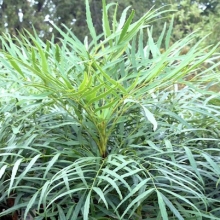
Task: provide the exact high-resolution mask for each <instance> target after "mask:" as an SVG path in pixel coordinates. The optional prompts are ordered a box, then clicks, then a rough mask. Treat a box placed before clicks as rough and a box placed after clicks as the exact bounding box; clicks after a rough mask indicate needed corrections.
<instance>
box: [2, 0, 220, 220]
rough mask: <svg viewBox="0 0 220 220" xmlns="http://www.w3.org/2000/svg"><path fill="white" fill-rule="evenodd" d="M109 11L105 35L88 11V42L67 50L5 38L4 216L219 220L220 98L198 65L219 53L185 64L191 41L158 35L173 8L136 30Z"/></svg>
mask: <svg viewBox="0 0 220 220" xmlns="http://www.w3.org/2000/svg"><path fill="white" fill-rule="evenodd" d="M102 4H103V14H102V28H103V33H102V34H98V33H97V31H96V29H95V28H94V26H93V20H92V17H91V11H90V5H89V1H88V0H87V1H86V17H87V24H88V28H89V31H90V34H91V40H89V39H87V38H85V41H84V42H83V43H82V42H81V41H80V40H79V39H78V38H77V37H76V36H75V35H74V34H73V33H72V32H71V30H69V29H68V28H66V27H65V26H64V27H63V28H64V29H65V31H63V30H61V29H60V28H58V27H57V26H54V28H56V29H57V31H59V33H60V35H61V36H62V40H61V43H60V44H57V43H56V42H55V41H54V39H53V38H52V39H51V40H50V41H49V40H48V41H47V42H46V43H45V42H43V41H42V40H41V39H40V38H39V37H38V36H37V34H35V35H32V34H30V33H29V32H28V31H26V33H25V34H23V35H21V36H20V38H15V39H14V38H12V37H11V36H10V35H5V36H3V37H1V43H2V46H3V50H2V51H1V53H0V56H1V58H2V59H1V61H0V64H1V66H2V69H1V70H0V78H1V94H0V97H1V100H0V185H1V188H0V217H2V216H5V215H14V214H15V213H17V214H18V212H19V214H21V216H22V218H23V219H27V216H28V215H32V216H33V217H34V219H37V220H40V219H52V220H53V219H62V220H65V219H68V220H74V219H85V220H87V219H100V220H101V219H164V220H166V219H169V220H170V219H171V220H172V219H216V217H217V216H219V209H218V207H219V182H220V179H219V176H220V170H219V149H218V147H219V138H220V137H219V129H218V127H219V123H220V118H219V105H218V94H216V93H215V92H211V91H208V90H206V89H205V88H204V87H208V86H207V83H209V82H210V81H214V80H216V78H215V75H214V73H213V72H214V71H215V67H216V65H213V66H209V67H207V68H205V69H204V68H203V66H202V65H201V64H202V63H203V62H204V61H210V62H211V61H212V60H213V59H214V58H216V57H213V53H214V52H215V50H216V47H217V46H216V47H214V48H210V47H205V48H204V47H203V46H201V44H202V41H199V42H197V43H196V44H194V45H193V46H192V47H191V48H190V50H189V52H188V53H187V54H182V53H181V51H182V48H184V47H186V46H187V45H191V42H192V41H193V40H194V35H189V36H187V37H186V38H184V39H182V40H179V41H177V42H175V43H173V44H172V45H171V44H170V40H171V30H172V23H173V21H171V24H170V26H169V27H167V25H165V26H164V28H163V31H162V33H161V35H160V36H159V38H158V39H157V41H155V40H154V39H153V37H152V33H153V30H152V27H151V26H150V25H149V23H150V22H151V21H152V20H154V19H156V18H157V17H159V16H162V15H163V14H166V13H169V11H168V10H164V9H163V10H162V9H158V10H150V11H148V12H147V13H146V14H144V15H143V16H142V17H141V18H140V19H139V20H137V21H133V17H134V12H133V11H132V12H131V13H130V14H128V8H126V9H125V10H124V11H123V13H122V14H121V17H120V18H119V19H118V5H117V4H110V5H106V2H105V0H103V1H102ZM110 9H111V10H113V11H114V16H113V19H112V20H110V19H109V12H110ZM146 39H147V40H146ZM164 48H165V51H161V49H164ZM207 50H209V52H207V53H204V51H207ZM195 72H198V73H199V74H197V76H196V77H195V78H192V77H191V78H190V80H188V77H189V76H191V75H192V74H193V73H195ZM207 73H208V74H209V75H208V76H209V77H207ZM183 85H187V86H185V87H184V88H183V89H181V87H182V86H183ZM176 87H178V90H176ZM216 103H217V104H216ZM9 200H12V201H13V205H10V204H9Z"/></svg>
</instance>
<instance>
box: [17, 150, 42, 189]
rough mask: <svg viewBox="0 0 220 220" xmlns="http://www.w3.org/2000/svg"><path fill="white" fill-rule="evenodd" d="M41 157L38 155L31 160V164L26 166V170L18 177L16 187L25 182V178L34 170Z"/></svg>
mask: <svg viewBox="0 0 220 220" xmlns="http://www.w3.org/2000/svg"><path fill="white" fill-rule="evenodd" d="M40 156H41V155H40V154H37V155H36V156H35V157H33V158H32V159H31V161H30V163H29V164H28V165H27V166H26V168H25V170H24V171H23V172H22V173H21V174H20V175H19V176H18V177H17V181H16V183H15V185H14V187H16V186H17V185H18V184H19V182H20V181H22V180H23V177H25V175H26V174H27V172H29V171H30V169H31V168H32V166H33V165H34V164H35V162H36V161H37V160H38V158H39V157H40Z"/></svg>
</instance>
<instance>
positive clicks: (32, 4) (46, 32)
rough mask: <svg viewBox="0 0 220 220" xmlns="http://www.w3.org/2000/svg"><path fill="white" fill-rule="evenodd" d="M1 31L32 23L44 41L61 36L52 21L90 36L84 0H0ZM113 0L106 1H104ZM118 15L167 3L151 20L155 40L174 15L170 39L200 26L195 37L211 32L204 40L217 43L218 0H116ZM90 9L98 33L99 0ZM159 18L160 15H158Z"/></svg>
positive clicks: (15, 30)
mask: <svg viewBox="0 0 220 220" xmlns="http://www.w3.org/2000/svg"><path fill="white" fill-rule="evenodd" d="M1 2H2V4H1V8H0V17H1V19H0V31H1V33H3V32H9V33H10V34H12V35H16V36H17V35H18V31H21V30H22V28H25V29H27V30H29V31H30V32H31V33H32V26H34V28H35V30H36V31H37V33H38V35H39V36H40V37H41V38H42V39H43V40H44V41H45V40H46V39H50V38H51V34H52V33H53V34H54V35H55V37H56V38H59V37H61V36H60V33H59V32H58V31H56V29H52V28H51V25H50V24H49V22H48V21H51V22H53V23H54V24H56V25H57V26H58V27H60V28H62V27H61V24H65V25H66V26H67V27H69V28H71V29H72V31H73V32H74V34H75V35H76V36H77V37H78V38H79V39H80V40H81V41H83V40H84V38H85V36H90V34H89V32H88V29H87V28H86V27H87V24H86V20H85V16H86V10H85V4H84V1H74V0H63V1H60V0H39V1H34V0H26V1H23V0H7V1H6V0H1V1H0V3H1ZM113 2H115V1H113V0H108V1H107V3H113ZM117 2H118V11H119V13H118V17H119V16H120V14H121V13H122V11H123V10H124V9H125V8H126V7H128V6H131V7H132V8H133V9H134V10H135V17H134V20H137V19H139V18H140V17H141V16H142V15H143V14H144V13H146V11H148V10H150V9H151V8H152V7H153V6H154V7H155V8H160V7H163V6H165V5H167V7H168V8H170V9H172V10H176V11H173V12H172V13H169V14H167V15H166V16H163V19H162V20H160V19H159V20H158V19H157V22H154V37H155V38H156V39H157V37H158V36H159V34H160V33H161V31H162V29H163V25H164V22H169V21H170V19H171V17H172V16H173V15H174V17H175V21H174V22H175V23H174V24H175V25H174V30H173V34H172V42H175V41H176V40H179V39H181V38H183V37H185V36H186V35H187V34H189V33H192V32H193V31H195V30H197V29H200V30H199V32H198V33H197V34H198V37H199V38H200V39H201V37H204V36H206V35H207V34H210V33H212V37H211V38H208V39H207V40H206V44H207V45H210V44H212V43H214V44H216V43H218V42H219V37H220V36H219V32H218V28H217V27H219V24H220V18H219V11H220V10H219V8H220V2H219V1H218V0H156V1H153V0H141V1H138V2H137V1H135V0H129V1H128V0H119V1H117ZM90 5H91V7H90V10H91V15H92V18H93V25H94V27H95V29H96V31H97V33H99V34H100V33H102V2H101V1H99V0H90ZM19 9H21V10H22V12H23V21H22V22H19V19H18V12H19ZM160 18H162V17H160Z"/></svg>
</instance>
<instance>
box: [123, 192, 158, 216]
mask: <svg viewBox="0 0 220 220" xmlns="http://www.w3.org/2000/svg"><path fill="white" fill-rule="evenodd" d="M153 191H155V189H154V188H151V189H148V190H147V191H145V192H144V193H142V194H141V195H138V196H137V197H136V198H135V199H134V200H133V201H132V202H131V203H130V204H129V205H128V207H127V208H126V209H125V211H124V212H123V214H122V216H121V218H123V217H124V215H125V214H126V213H127V212H128V210H130V209H131V208H132V207H134V205H135V204H136V203H138V202H139V203H141V202H142V201H143V200H145V199H146V198H147V197H148V196H150V194H151V193H152V192H153Z"/></svg>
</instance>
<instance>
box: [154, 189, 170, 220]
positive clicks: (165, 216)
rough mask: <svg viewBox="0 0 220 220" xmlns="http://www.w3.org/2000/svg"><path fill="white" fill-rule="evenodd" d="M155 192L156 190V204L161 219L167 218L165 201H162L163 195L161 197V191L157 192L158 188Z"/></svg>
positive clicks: (165, 219) (167, 219)
mask: <svg viewBox="0 0 220 220" xmlns="http://www.w3.org/2000/svg"><path fill="white" fill-rule="evenodd" d="M156 192H157V198H158V204H159V208H160V212H161V216H162V218H163V220H169V218H168V214H167V210H166V205H165V203H164V201H163V197H162V195H163V194H162V193H161V192H159V191H158V190H157V191H156Z"/></svg>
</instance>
